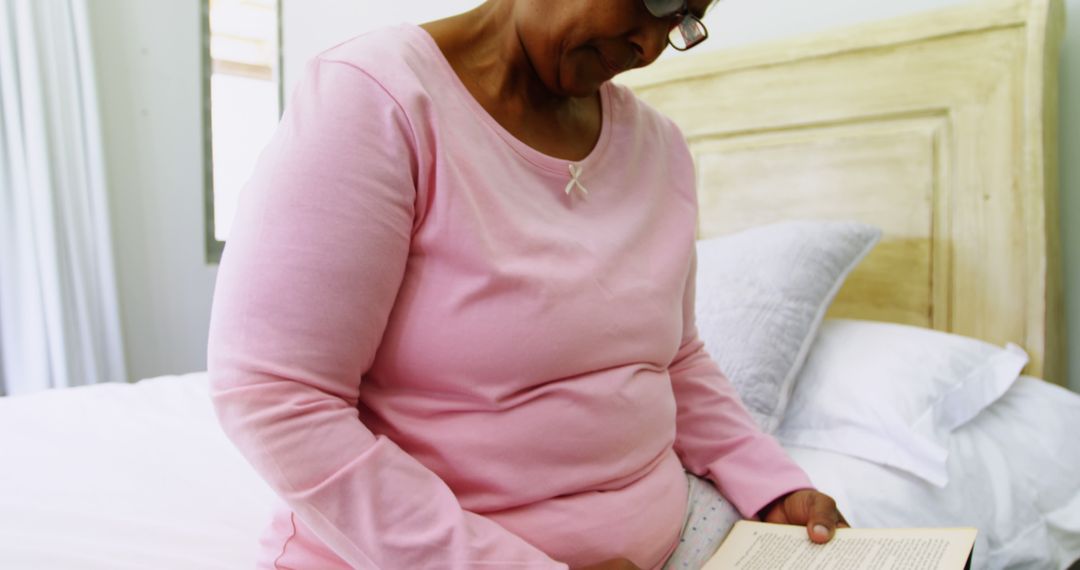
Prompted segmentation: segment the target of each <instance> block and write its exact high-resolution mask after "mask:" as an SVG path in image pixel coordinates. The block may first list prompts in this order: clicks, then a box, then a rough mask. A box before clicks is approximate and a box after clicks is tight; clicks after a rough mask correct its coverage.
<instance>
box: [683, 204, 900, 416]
mask: <svg viewBox="0 0 1080 570" xmlns="http://www.w3.org/2000/svg"><path fill="white" fill-rule="evenodd" d="M880 237H881V230H879V229H877V228H875V227H873V226H869V225H866V224H860V223H855V222H808V221H799V222H782V223H778V224H772V225H767V226H761V227H757V228H753V229H750V230H746V231H743V232H740V233H737V234H732V235H729V236H723V237H718V238H712V239H708V240H702V241H699V242H698V245H697V256H698V267H697V291H696V296H697V300H696V319H697V328H698V335H699V336H700V337H701V339H702V340H703V341H704V342H705V348H706V350H707V351H708V352H709V354H710V355H712V357H713V358H714V359H715V360H716V361H717V363H718V364H719V365H720V369H721V370H722V371H724V373H725V374H726V375H727V376H728V378H729V379H730V380H731V381H732V383H733V384H734V385H735V389H736V390H737V391H738V393H739V395H740V396H741V397H742V400H743V402H744V403H745V404H746V406H747V408H748V409H749V410H750V414H751V415H752V416H753V417H754V419H755V420H756V421H757V423H758V425H759V426H760V427H761V429H762V430H764V431H765V432H766V433H772V432H773V431H775V430H776V428H777V426H778V425H779V424H780V420H781V418H782V417H783V415H784V410H785V408H786V407H787V402H788V398H789V397H790V395H791V387H792V383H793V382H794V381H795V375H796V374H797V373H798V371H799V367H800V366H801V365H802V363H803V361H804V360H805V358H806V353H807V351H808V350H809V348H810V345H811V343H812V342H813V340H814V334H815V333H816V332H817V329H818V326H819V325H820V324H821V320H822V318H823V317H824V315H825V311H826V310H827V309H828V307H829V303H831V302H832V300H833V297H835V296H836V293H837V292H838V291H839V290H840V286H841V285H843V283H844V279H845V278H846V277H847V275H848V273H850V272H851V270H852V269H853V268H854V267H855V266H856V265H857V264H858V263H859V261H861V260H862V259H863V257H865V256H866V254H867V253H868V252H869V251H870V249H872V248H873V247H874V245H875V244H876V243H877V242H878V240H879V239H880Z"/></svg>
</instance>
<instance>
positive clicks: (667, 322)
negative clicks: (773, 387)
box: [209, 26, 810, 569]
mask: <svg viewBox="0 0 1080 570" xmlns="http://www.w3.org/2000/svg"><path fill="white" fill-rule="evenodd" d="M601 95H602V108H603V116H604V120H603V127H602V134H601V135H600V140H599V142H598V144H597V145H596V148H595V149H594V150H593V151H592V153H591V154H590V155H589V156H588V157H587V158H586V159H584V160H582V161H581V162H579V163H575V167H578V168H580V174H579V176H578V180H579V182H580V186H578V185H576V184H573V185H570V187H569V192H567V189H568V184H569V183H570V182H571V175H570V163H568V162H567V161H565V160H559V159H556V158H553V157H551V156H547V155H544V154H541V153H540V152H538V151H536V150H534V149H532V148H530V147H528V146H526V145H525V144H523V143H522V142H520V141H518V140H517V139H515V138H514V137H513V136H511V135H510V134H509V133H508V132H507V131H506V130H504V129H503V128H502V127H501V126H500V125H499V124H498V123H496V122H495V121H494V120H493V119H492V118H491V117H490V116H489V115H488V114H487V113H485V112H484V110H483V109H482V107H481V106H480V105H479V104H478V103H477V102H476V100H475V99H473V98H472V97H471V96H470V95H469V93H468V91H467V90H466V88H465V87H464V85H463V84H462V83H461V82H460V80H459V79H458V77H457V76H456V75H455V73H454V72H453V70H452V68H451V67H450V65H449V63H448V62H447V61H446V59H445V58H444V57H443V56H442V54H441V52H440V51H439V49H438V47H437V46H436V44H435V43H434V41H433V40H432V39H431V37H430V36H428V35H427V33H426V32H424V31H423V30H422V29H421V28H418V27H415V26H401V27H397V28H393V29H388V30H383V31H379V32H375V33H371V34H367V35H364V36H361V37H359V38H356V39H354V40H351V41H348V42H346V43H343V44H341V45H339V46H337V47H335V48H333V49H330V50H328V51H326V52H324V53H323V54H321V55H320V56H319V57H317V58H316V59H315V60H313V61H312V62H311V63H310V64H309V65H308V66H307V69H306V74H305V76H304V78H303V79H302V81H301V82H300V84H299V87H298V88H297V90H296V92H295V96H294V98H293V101H292V103H291V105H290V106H289V108H288V110H287V112H286V113H285V116H284V118H283V120H282V122H281V125H280V127H279V128H278V131H277V134H276V135H275V137H274V139H273V141H272V142H271V143H270V145H269V146H268V147H267V148H266V150H265V151H264V152H263V154H262V157H261V158H260V160H259V163H258V166H257V168H256V170H255V173H254V175H253V177H252V179H251V181H250V183H249V184H248V186H247V187H246V189H245V191H244V195H243V197H242V201H241V206H240V210H239V214H238V217H237V219H236V221H235V225H234V226H233V229H232V235H230V236H229V241H228V246H227V247H226V249H225V254H224V258H223V259H222V263H221V267H220V272H219V274H218V281H217V290H216V292H215V298H214V309H213V318H212V323H211V330H210V343H209V371H210V379H211V382H212V395H213V400H214V405H215V407H216V410H217V413H218V416H219V418H220V421H221V424H222V426H223V428H224V429H225V431H226V433H227V434H228V435H229V437H230V438H231V439H232V441H233V442H235V444H236V446H237V447H238V448H239V450H240V451H241V452H242V453H243V454H244V456H245V457H246V458H247V459H248V460H249V461H250V462H251V464H252V465H253V466H254V467H255V469H256V470H257V471H258V472H259V473H260V474H261V475H262V477H264V478H265V479H266V480H267V481H268V482H269V484H270V485H271V487H272V488H273V489H274V490H275V491H276V492H277V493H278V494H279V495H280V497H281V498H282V499H283V501H284V503H285V504H286V505H287V510H291V511H293V512H294V513H295V516H294V517H291V521H288V518H287V521H288V522H291V525H303V526H304V528H305V529H307V530H308V531H309V532H310V533H311V534H313V535H314V536H315V537H317V541H316V546H312V545H311V544H308V545H306V546H302V545H289V544H286V542H288V541H289V540H290V537H293V538H292V539H293V540H297V539H296V538H295V537H294V536H293V535H294V534H296V533H297V531H295V530H293V529H292V528H290V527H291V525H290V524H279V525H278V527H280V529H279V530H276V531H275V530H271V535H272V536H271V537H270V539H271V541H277V544H278V547H277V548H276V549H275V550H276V551H279V552H280V551H285V552H287V551H288V550H289V549H290V548H292V549H293V551H294V552H293V554H294V555H297V554H296V553H297V552H299V551H300V550H302V549H304V548H307V549H316V550H317V549H323V552H322V554H319V553H314V552H308V553H307V554H304V555H307V556H312V557H317V556H326V557H328V558H310V560H325V559H329V558H334V559H335V560H343V561H344V562H345V563H346V564H348V565H351V566H352V567H355V568H385V569H404V568H410V569H411V568H476V567H482V568H511V567H512V568H564V567H565V566H564V564H563V563H567V564H570V565H571V566H573V565H580V564H585V563H595V562H598V561H600V560H603V559H606V558H610V557H614V556H619V555H626V556H628V557H629V558H631V559H632V560H634V561H635V562H636V563H637V564H638V565H640V566H643V567H646V568H649V567H657V566H659V565H661V564H662V563H663V561H664V559H665V557H666V556H667V555H668V554H669V553H670V552H671V551H672V549H673V548H674V546H675V544H676V543H677V541H678V537H679V533H680V529H681V526H682V523H683V518H684V514H685V513H684V511H685V508H686V499H687V497H686V493H687V490H686V482H685V477H684V475H683V469H684V468H685V469H687V470H689V471H692V472H694V473H696V474H699V475H703V476H708V477H709V478H710V479H711V480H712V481H713V482H715V483H716V485H717V486H718V487H719V489H720V490H721V492H723V493H724V495H726V496H727V497H728V499H729V500H730V501H731V502H732V503H733V504H734V505H735V506H736V507H737V508H738V509H739V511H740V512H741V513H742V514H743V515H745V516H753V514H754V513H755V512H756V511H758V510H759V509H761V508H762V507H763V506H764V505H765V504H767V503H768V502H769V501H770V500H772V499H773V498H775V497H777V496H779V495H781V494H783V493H785V492H788V491H791V490H794V489H798V488H805V487H809V486H810V482H809V481H808V480H807V478H806V476H805V474H804V473H803V472H802V471H801V470H800V469H799V468H798V467H797V466H796V465H794V464H793V463H792V462H791V461H790V460H789V459H788V458H787V456H786V455H785V454H784V452H783V450H782V449H781V448H780V447H779V446H778V445H777V444H776V443H775V442H774V440H772V439H771V438H770V437H768V436H766V435H764V434H762V433H760V432H759V431H758V430H757V429H756V428H755V426H754V424H753V422H752V420H751V418H750V417H749V415H748V414H747V413H746V411H745V409H744V408H743V406H742V405H741V404H740V402H739V401H738V399H737V396H736V394H735V392H734V391H733V389H732V387H731V385H730V384H729V383H728V381H727V379H726V378H725V377H724V376H723V374H722V373H721V372H720V371H719V370H718V368H717V366H716V364H714V362H713V361H712V360H711V359H710V357H709V356H708V354H706V353H705V351H704V350H703V348H702V342H701V341H700V340H699V339H698V337H697V333H696V330H695V327H694V321H693V315H694V311H693V306H694V302H693V299H694V294H693V287H692V285H693V283H694V277H693V272H694V258H693V253H694V232H695V218H696V203H695V191H694V167H693V164H692V162H691V157H690V154H689V152H688V149H687V147H686V145H685V143H684V142H683V138H682V136H681V135H680V133H679V131H678V129H677V128H676V127H675V126H674V125H673V124H672V123H671V122H670V121H669V120H668V119H666V118H664V117H663V116H661V115H659V114H658V113H657V112H656V111H654V110H652V109H651V108H649V107H647V106H646V105H645V104H644V103H642V102H641V101H639V100H638V99H636V98H635V97H634V95H633V94H631V92H630V91H628V90H627V89H625V88H622V87H618V86H616V85H612V84H606V85H604V87H603V88H602V90H601ZM583 188H584V189H587V193H586V190H584V189H583ZM282 516H286V517H290V516H291V513H288V512H287V511H286V513H285V514H284V515H282ZM279 523H280V521H279ZM274 533H277V534H274ZM556 561H558V562H556ZM265 563H266V564H270V563H271V561H270V560H268V561H266V562H265ZM314 566H318V564H313V567H314Z"/></svg>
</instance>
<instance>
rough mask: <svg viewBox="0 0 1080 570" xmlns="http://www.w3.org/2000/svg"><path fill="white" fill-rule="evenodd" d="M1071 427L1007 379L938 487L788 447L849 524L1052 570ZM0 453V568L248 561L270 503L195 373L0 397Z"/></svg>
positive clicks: (1070, 482) (1064, 527)
mask: <svg viewBox="0 0 1080 570" xmlns="http://www.w3.org/2000/svg"><path fill="white" fill-rule="evenodd" d="M1051 434H1057V436H1056V437H1051ZM1077 434H1080V397H1077V396H1076V395H1074V394H1071V393H1068V392H1065V391H1063V390H1061V389H1059V388H1056V387H1053V386H1049V385H1047V384H1045V383H1042V382H1041V381H1038V380H1030V379H1022V380H1021V381H1020V382H1018V383H1017V384H1016V386H1015V387H1014V388H1013V389H1011V390H1010V391H1009V392H1008V393H1007V394H1006V396H1005V397H1004V398H1002V400H1001V401H999V402H998V403H995V404H994V405H993V406H992V407H991V408H989V409H987V410H986V411H985V413H984V414H982V415H980V416H979V417H978V418H976V420H975V421H973V422H971V423H970V424H968V425H966V426H964V427H963V428H961V429H960V430H958V432H957V434H956V437H954V438H953V440H952V443H951V448H950V453H951V456H950V460H949V465H950V483H949V485H948V486H947V487H946V488H944V489H939V488H936V487H933V486H932V485H929V484H928V483H926V482H924V481H922V480H920V479H917V478H915V477H912V476H909V475H906V474H904V473H903V472H901V471H897V470H894V469H890V468H886V467H881V466H878V465H876V464H873V463H869V462H865V461H862V460H858V459H853V458H849V457H846V456H842V455H838V454H835V453H830V452H824V451H815V450H806V449H792V450H791V451H792V454H793V456H794V457H795V458H796V460H797V461H799V462H800V463H801V464H802V465H803V466H804V468H806V469H807V471H808V472H809V473H810V475H811V477H812V479H813V480H814V481H815V483H816V484H817V485H819V486H820V487H821V488H822V489H823V490H825V491H827V492H830V493H832V494H834V495H835V496H836V498H837V500H838V501H839V502H840V504H841V506H842V508H843V509H844V512H845V513H846V514H847V515H848V517H849V519H850V520H851V521H852V523H853V524H855V525H858V526H907V525H929V526H943V525H959V524H968V525H970V524H975V525H976V526H980V531H981V532H980V538H979V543H978V546H977V549H976V560H977V565H976V568H1057V567H1061V568H1063V567H1064V566H1065V565H1066V561H1067V560H1071V559H1073V558H1076V557H1080V477H1077V473H1080V446H1078V445H1076V444H1075V440H1074V438H1075V437H1076V435H1077ZM1062 450H1064V451H1062ZM1047 457H1049V458H1055V459H1053V460H1051V461H1046V460H1045V458H1047ZM0 458H2V459H0V461H2V462H0V513H3V516H2V517H0V568H20V569H21V568H49V569H54V568H56V569H60V568H63V569H85V570H98V569H102V570H104V569H109V570H123V569H136V568H138V569H146V568H154V569H155V570H170V569H177V570H181V569H182V570H196V569H222V570H224V569H230V570H235V569H242V568H252V567H253V565H254V558H255V551H256V546H257V539H258V536H259V534H260V533H261V531H262V529H263V526H264V525H265V524H266V521H267V520H269V516H270V511H271V509H272V507H273V505H274V503H275V502H276V499H275V497H274V495H273V493H272V492H271V491H270V489H269V488H268V487H267V486H266V485H265V483H263V482H262V480H261V479H260V478H259V477H258V476H257V475H256V474H255V473H254V471H253V470H252V469H251V468H250V467H249V466H248V465H247V463H246V462H245V461H244V460H243V459H242V458H241V457H240V455H239V454H238V453H237V452H236V451H235V449H234V448H233V447H232V445H231V443H230V442H229V441H228V440H227V439H226V438H225V436H224V435H223V434H222V432H221V431H220V429H219V427H218V424H217V421H216V419H215V418H214V415H213V410H212V407H211V405H210V401H209V399H208V396H207V383H206V375H205V373H197V374H189V375H185V376H170V377H162V378H155V379H150V380H143V381H141V382H139V383H137V384H134V385H99V386H89V387H82V388H74V389H67V390H59V391H52V392H45V393H40V394H34V395H30V396H22V397H15V398H0ZM988 474H993V477H988V476H987V475H988ZM971 515H974V516H971ZM984 517H985V519H986V520H987V521H990V522H989V523H975V522H972V521H974V520H976V519H979V518H984ZM1020 527H1023V528H1022V530H1023V532H1019V533H1018V532H1016V530H1017V529H1018V528H1020ZM1009 539H1012V540H1009Z"/></svg>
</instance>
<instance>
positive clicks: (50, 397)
mask: <svg viewBox="0 0 1080 570" xmlns="http://www.w3.org/2000/svg"><path fill="white" fill-rule="evenodd" d="M0 458H2V459H0V513H2V515H3V516H0V568H12V569H16V568H18V569H23V568H26V569H29V568H43V569H44V568H48V569H65V570H67V569H86V570H98V569H101V570H105V569H109V570H122V569H136V568H137V569H140V570H146V569H149V568H153V569H156V570H169V569H177V570H179V569H185V570H192V569H203V568H205V569H221V570H226V569H228V570H237V569H242V568H252V567H253V561H254V559H255V549H256V546H257V537H258V534H259V533H260V532H261V529H262V527H263V526H264V525H265V524H266V521H267V520H269V517H270V508H271V506H272V504H273V501H274V495H273V493H272V491H270V489H269V487H267V486H266V484H265V483H263V481H262V480H261V479H260V478H259V477H258V476H257V475H256V474H255V472H254V471H253V470H252V469H251V468H250V467H249V466H248V464H247V463H246V462H245V461H244V460H243V458H242V457H240V455H239V454H238V453H237V452H236V451H235V450H234V449H233V447H232V444H231V443H230V442H229V441H228V440H227V439H226V438H225V435H224V434H223V433H222V432H221V430H220V428H219V427H218V424H217V420H216V418H215V417H214V415H213V409H212V407H211V404H210V401H209V398H208V395H207V383H206V374H205V373H198V374H190V375H186V376H170V377H162V378H156V379H151V380H144V381H141V382H138V383H136V384H106V385H96V386H85V387H79V388H70V389H65V390H54V391H49V392H42V393H37V394H31V395H27V396H19V397H12V398H0Z"/></svg>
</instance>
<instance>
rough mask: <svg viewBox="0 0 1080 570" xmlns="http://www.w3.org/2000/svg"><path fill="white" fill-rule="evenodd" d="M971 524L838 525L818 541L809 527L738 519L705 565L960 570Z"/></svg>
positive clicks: (753, 569) (759, 569) (719, 568)
mask: <svg viewBox="0 0 1080 570" xmlns="http://www.w3.org/2000/svg"><path fill="white" fill-rule="evenodd" d="M975 534H976V530H975V529H973V528H903V529H880V528H877V529H874V528H840V529H836V535H835V536H833V539H832V540H830V541H829V542H828V543H826V544H814V543H812V542H810V538H809V537H808V536H807V535H806V527H802V526H792V525H782V524H770V523H760V522H751V521H739V522H737V523H735V526H734V527H733V528H732V529H731V532H730V533H728V536H727V538H726V539H724V543H723V544H721V545H720V549H719V550H717V551H716V554H714V555H713V557H712V558H710V559H709V561H708V562H707V563H706V564H705V568H704V569H703V570H732V569H739V570H892V569H900V568H903V569H905V570H961V569H964V568H970V567H971V549H972V547H973V546H974V545H975Z"/></svg>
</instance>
